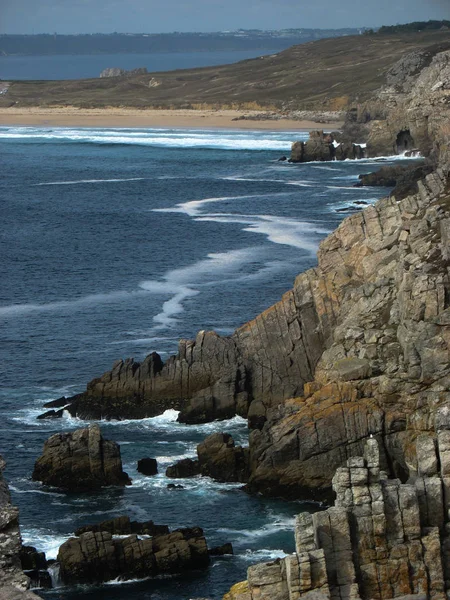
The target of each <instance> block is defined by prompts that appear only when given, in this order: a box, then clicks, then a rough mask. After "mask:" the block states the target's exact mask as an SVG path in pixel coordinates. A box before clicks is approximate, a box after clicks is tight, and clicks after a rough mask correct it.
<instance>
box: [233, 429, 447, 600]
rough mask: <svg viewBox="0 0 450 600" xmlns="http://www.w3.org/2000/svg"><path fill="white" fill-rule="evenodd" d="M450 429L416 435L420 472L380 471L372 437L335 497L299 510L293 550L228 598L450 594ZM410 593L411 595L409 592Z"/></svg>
mask: <svg viewBox="0 0 450 600" xmlns="http://www.w3.org/2000/svg"><path fill="white" fill-rule="evenodd" d="M449 448H450V432H449V431H442V432H440V434H439V436H438V443H437V445H436V446H435V443H434V441H433V439H432V438H431V437H428V436H421V437H420V438H418V440H417V455H418V456H419V461H418V469H419V472H418V476H417V477H416V478H415V479H414V480H412V481H410V482H409V483H408V484H401V482H400V481H399V480H398V479H388V478H387V476H386V473H384V472H383V471H382V470H380V456H379V449H378V443H377V441H376V440H375V439H369V440H368V441H367V443H366V444H365V447H364V455H363V457H353V458H350V459H349V460H348V461H347V464H346V465H345V466H343V467H340V468H339V469H338V470H337V471H336V474H335V476H334V478H333V488H334V491H335V493H336V502H335V505H334V506H333V507H332V508H329V509H328V510H326V511H323V512H317V513H315V514H313V515H310V514H308V513H302V514H300V515H298V517H297V522H296V525H295V547H296V551H295V553H294V554H292V555H290V556H287V557H286V558H284V559H283V560H278V561H275V562H272V563H266V564H259V565H254V566H252V567H250V568H249V569H248V580H247V581H245V582H242V583H239V584H237V585H235V586H233V587H232V588H231V590H230V592H229V593H228V594H226V595H225V596H224V600H300V598H303V597H304V598H305V600H306V599H308V600H330V598H331V599H333V600H334V599H335V600H347V599H348V600H359V599H363V600H366V599H367V600H368V599H369V598H374V599H377V600H387V599H389V598H399V597H405V596H409V595H412V594H414V598H415V599H416V600H419V598H420V599H424V600H425V599H426V598H432V599H434V600H444V599H445V598H446V597H447V595H446V592H447V590H448V589H449V586H450V581H449V575H450V573H449V564H450V562H449V559H450V556H449V550H450V544H449V542H450V539H449V533H450V531H449V523H448V521H449V516H448V509H449V495H448V489H449V488H448V486H449V482H450V479H449V477H448V475H449V473H450V465H449V456H450V455H449ZM410 597H411V596H410Z"/></svg>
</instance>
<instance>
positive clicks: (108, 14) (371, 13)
mask: <svg viewBox="0 0 450 600" xmlns="http://www.w3.org/2000/svg"><path fill="white" fill-rule="evenodd" d="M429 19H449V20H450V0H371V1H370V2H366V1H365V0H244V1H243V0H226V2H225V1H224V0H189V1H187V2H186V1H185V0H0V33H54V32H56V33H95V32H99V33H112V32H113V31H117V32H124V33H125V32H126V33H162V32H171V31H224V30H229V29H283V28H288V27H294V28H302V27H305V28H326V29H328V28H333V29H334V28H340V27H364V26H366V27H378V26H380V25H391V24H395V23H408V22H410V21H424V20H425V21H428V20H429Z"/></svg>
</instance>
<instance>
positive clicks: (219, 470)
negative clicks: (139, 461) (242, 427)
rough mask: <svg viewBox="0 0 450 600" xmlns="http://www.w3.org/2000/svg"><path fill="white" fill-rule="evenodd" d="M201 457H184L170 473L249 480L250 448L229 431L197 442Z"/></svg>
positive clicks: (168, 472)
mask: <svg viewBox="0 0 450 600" xmlns="http://www.w3.org/2000/svg"><path fill="white" fill-rule="evenodd" d="M197 456H198V459H197V460H192V459H189V458H185V459H182V460H181V461H179V462H178V463H176V464H175V465H172V466H170V467H168V468H167V470H166V475H167V477H175V478H179V477H193V476H195V475H204V476H208V477H212V478H213V479H215V480H216V481H229V482H231V481H237V482H241V483H246V482H247V481H248V478H249V475H250V463H249V450H248V448H242V447H241V446H236V445H235V443H234V440H233V438H232V437H231V435H229V434H228V433H213V434H211V435H209V436H208V437H207V438H206V439H205V440H204V441H203V442H202V443H201V444H199V445H198V446H197Z"/></svg>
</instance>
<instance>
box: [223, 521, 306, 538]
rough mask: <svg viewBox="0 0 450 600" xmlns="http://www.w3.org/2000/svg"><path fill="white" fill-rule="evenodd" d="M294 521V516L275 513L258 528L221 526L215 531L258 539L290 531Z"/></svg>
mask: <svg viewBox="0 0 450 600" xmlns="http://www.w3.org/2000/svg"><path fill="white" fill-rule="evenodd" d="M294 523H295V518H294V517H284V516H277V515H275V516H274V518H273V520H272V521H271V522H270V523H268V524H267V525H265V526H264V527H260V528H258V529H230V528H227V527H223V528H221V529H218V530H217V532H218V533H224V534H230V535H236V536H238V537H242V538H246V539H259V538H265V537H268V536H271V535H274V534H277V533H279V532H280V531H291V530H292V529H293V528H294Z"/></svg>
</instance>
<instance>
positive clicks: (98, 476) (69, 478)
mask: <svg viewBox="0 0 450 600" xmlns="http://www.w3.org/2000/svg"><path fill="white" fill-rule="evenodd" d="M33 479H34V480H36V481H41V482H42V483H44V484H46V485H52V486H55V487H58V488H61V489H64V490H67V491H70V492H80V491H87V490H95V489H98V488H100V487H103V486H107V485H128V484H130V483H131V481H130V479H129V477H128V475H127V474H126V473H124V471H123V470H122V460H121V457H120V448H119V446H118V444H116V443H115V442H112V441H109V440H105V439H104V438H103V437H102V434H101V431H100V427H99V426H98V425H97V424H94V425H90V426H89V427H86V428H84V429H77V430H76V431H74V432H72V433H57V434H55V435H52V436H51V437H50V438H49V439H48V440H47V441H46V442H45V444H44V450H43V453H42V456H41V457H40V458H39V459H38V460H37V461H36V464H35V466H34V471H33Z"/></svg>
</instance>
